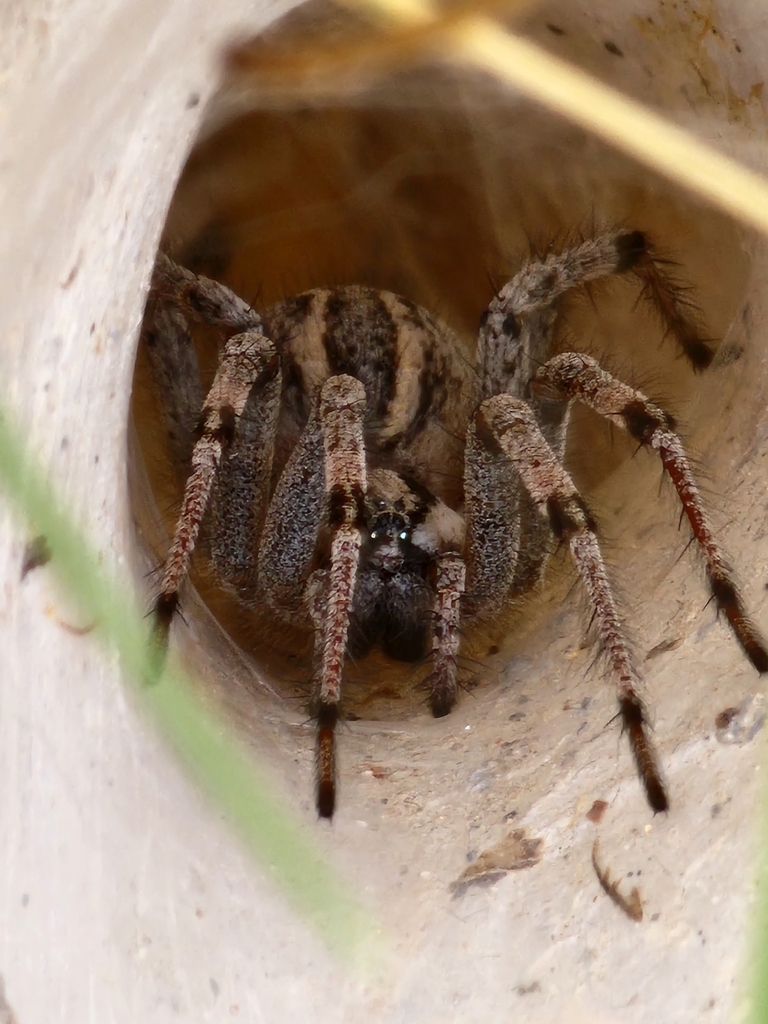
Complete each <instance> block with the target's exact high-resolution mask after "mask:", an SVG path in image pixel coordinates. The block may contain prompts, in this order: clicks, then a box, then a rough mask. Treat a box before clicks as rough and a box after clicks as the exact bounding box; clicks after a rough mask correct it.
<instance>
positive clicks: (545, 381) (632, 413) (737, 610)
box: [534, 352, 768, 672]
mask: <svg viewBox="0 0 768 1024" xmlns="http://www.w3.org/2000/svg"><path fill="white" fill-rule="evenodd" d="M534 386H535V388H536V389H537V390H541V391H544V392H547V393H549V394H554V395H556V396H559V397H561V398H562V399H565V400H567V401H571V400H573V399H578V400H579V401H580V402H583V403H584V404H585V405H588V406H590V408H592V409H594V410H595V412H597V413H599V414H600V415H601V416H605V417H606V418H607V419H609V420H611V421H612V422H613V423H616V424H617V425H618V426H620V427H621V428H622V429H623V430H626V431H627V432H628V433H629V434H630V435H631V436H632V437H633V438H635V440H637V441H638V442H639V443H640V444H642V445H644V446H645V447H647V448H652V449H653V450H654V451H656V452H658V454H659V458H660V459H661V462H662V465H663V466H664V470H665V471H666V473H667V475H668V476H669V478H670V479H671V481H672V483H673V484H674V487H675V490H676V491H677V494H678V496H679V498H680V502H681V504H682V507H683V511H684V512H685V515H686V516H687V518H688V522H689V523H690V524H691V529H692V530H693V536H694V537H695V538H696V541H697V543H698V545H699V547H700V548H701V550H702V552H703V554H704V558H705V561H706V567H707V578H708V580H709V585H710V588H711V591H712V595H713V597H714V599H715V602H716V603H717V607H718V608H719V609H720V611H721V612H722V613H723V614H724V615H725V617H726V619H727V620H728V623H729V625H730V627H731V629H732V630H733V633H734V636H735V637H736V640H737V641H738V643H739V644H740V646H741V648H742V650H743V651H744V653H745V654H746V656H747V657H748V658H749V660H750V661H751V662H752V664H753V665H754V667H755V668H756V669H757V671H758V672H768V646H767V645H766V642H765V640H764V638H763V637H762V636H761V634H760V631H759V630H758V628H757V626H756V625H755V623H754V622H753V621H752V619H751V618H750V617H749V615H748V614H747V611H746V609H745V607H744V603H743V601H742V599H741V596H740V594H739V592H738V589H737V587H736V584H735V582H734V579H733V573H732V570H731V568H730V564H729V561H728V558H727V557H726V555H725V553H724V552H723V550H722V548H721V547H720V545H719V544H718V542H717V540H716V539H715V535H714V533H713V530H712V526H711V524H710V522H709V519H708V517H707V514H706V512H705V510H704V506H703V505H702V502H701V497H700V495H699V489H698V487H697V485H696V480H695V477H694V475H693V473H692V471H691V467H690V464H689V462H688V457H687V455H686V453H685V448H684V447H683V443H682V441H681V440H680V438H679V436H678V435H677V434H676V433H675V430H674V423H673V421H672V418H671V417H670V416H668V415H667V414H666V413H665V412H664V411H663V410H662V409H660V408H659V407H658V406H657V405H654V404H653V402H651V401H649V399H648V398H646V396H645V395H644V394H643V393H642V392H641V391H637V390H635V388H631V387H629V385H627V384H624V383H622V382H621V381H619V380H617V379H616V378H615V377H613V376H612V375H611V374H610V373H608V372H607V371H606V370H603V369H601V367H600V365H599V364H598V363H597V361H596V360H595V359H593V358H591V356H586V355H577V354H575V353H572V352H571V353H565V354H563V355H559V356H555V357H554V358H553V359H552V360H550V362H549V363H547V364H546V365H545V366H543V367H542V368H541V369H540V370H539V372H538V374H537V375H536V378H535V384H534Z"/></svg>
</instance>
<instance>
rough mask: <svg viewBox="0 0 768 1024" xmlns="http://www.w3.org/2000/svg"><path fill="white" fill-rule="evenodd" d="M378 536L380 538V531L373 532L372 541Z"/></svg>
mask: <svg viewBox="0 0 768 1024" xmlns="http://www.w3.org/2000/svg"><path fill="white" fill-rule="evenodd" d="M378 536H379V531H378V530H371V540H376V538H377V537H378Z"/></svg>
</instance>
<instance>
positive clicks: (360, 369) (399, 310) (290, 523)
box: [144, 231, 768, 817]
mask: <svg viewBox="0 0 768 1024" xmlns="http://www.w3.org/2000/svg"><path fill="white" fill-rule="evenodd" d="M613 274H632V275H633V276H634V277H635V278H637V279H639V281H640V282H641V283H642V286H643V293H644V295H645V296H646V297H647V298H648V299H649V300H650V301H651V302H652V303H653V304H654V305H655V307H656V309H657V310H658V312H659V314H660V316H661V318H662V321H663V324H664V326H665V329H666V331H667V333H668V334H669V335H671V336H672V337H673V338H674V340H675V342H676V343H677V345H678V346H679V348H680V350H681V352H682V353H683V355H684V356H685V357H686V358H687V359H688V360H689V362H690V363H691V365H692V367H693V369H694V370H701V369H704V368H706V366H707V365H708V364H709V362H710V361H711V359H712V355H713V352H712V348H711V346H710V345H709V344H708V343H707V342H706V341H705V340H704V339H703V338H702V336H701V333H700V331H699V329H698V327H697V324H696V317H695V316H694V315H693V310H692V309H691V307H690V305H689V304H688V302H687V301H686V300H685V297H684V293H682V292H681V291H680V290H679V289H678V288H676V287H675V286H674V285H673V283H672V281H671V279H670V278H669V276H668V275H667V274H666V273H665V272H664V270H663V268H662V266H661V264H660V262H659V261H658V260H657V259H655V258H654V256H653V253H652V251H651V249H650V246H649V244H648V242H647V240H646V238H645V236H644V235H643V234H642V233H640V232H637V231H614V232H609V233H606V234H603V235H600V236H599V237H597V238H595V239H592V240H589V241H586V242H582V243H581V244H579V245H575V246H573V247H571V248H569V249H566V250H565V251H563V252H560V253H553V254H550V255H548V256H547V257H546V258H544V259H541V260H532V261H530V262H528V263H526V264H525V265H524V266H523V268H522V269H521V270H520V272H519V273H518V274H517V275H516V276H515V277H514V278H513V279H512V280H511V281H509V282H508V283H507V284H506V285H505V286H504V287H503V288H502V289H501V290H500V291H499V293H498V294H497V295H496V296H495V297H494V298H493V300H492V301H491V303H490V305H489V306H488V309H487V310H486V312H485V313H484V314H483V316H482V318H481V324H480V332H479V337H478V343H477V353H476V359H475V362H474V363H473V364H471V363H470V362H468V361H467V359H466V357H465V355H464V350H463V348H462V346H461V345H460V344H459V342H458V340H457V339H456V337H455V336H454V335H453V334H452V332H451V331H450V330H449V329H448V328H447V327H445V326H444V325H442V324H441V323H440V322H439V321H437V320H435V319H434V318H433V317H432V316H431V315H430V314H429V313H428V312H427V311H426V310H424V309H422V308H421V307H419V306H416V305H414V304H413V303H412V302H409V301H408V300H407V299H404V298H401V297H399V296H396V295H393V294H392V293H390V292H383V291H376V290H374V289H371V288H364V287H360V286H349V287H345V288H339V289H335V290H328V289H325V290H323V289H318V290H315V291H311V292H306V293H304V294H302V295H299V296H297V297H296V298H292V299H289V300H286V301H285V302H282V303H280V304H279V305H277V306H275V307H273V308H271V309H269V310H267V311H265V312H264V313H263V314H262V315H258V314H257V313H255V312H254V311H253V310H252V309H251V308H250V307H249V306H247V305H246V304H245V303H244V302H243V301H242V300H241V299H238V298H237V297H236V296H235V295H234V294H233V293H232V292H231V291H229V289H227V288H225V287H223V286H222V285H219V284H216V283H215V282H213V281H210V280H208V279H206V278H203V277H196V276H195V275H193V274H191V273H189V272H188V271H186V270H183V269H182V268H181V267H179V266H177V265H176V264H174V263H172V262H171V261H170V260H169V259H168V258H167V257H165V256H160V257H159V258H158V262H157V266H156V269H155V276H154V280H153V284H152V292H151V296H150V303H149V306H148V312H147V317H146V321H145V332H144V333H145V339H146V341H147V344H148V351H149V353H150V359H151V363H152V365H153V369H154V374H155V377H156V378H157V380H158V381H159V382H161V384H162V389H163V392H164V395H163V399H164V404H165V409H166V414H167V418H168V422H169V425H170V428H171V435H172V437H173V439H174V442H173V443H174V447H175V449H176V453H177V456H178V458H179V461H180V462H181V464H182V465H184V466H186V467H188V478H187V483H186V487H185V493H184V499H183V503H182V509H181V514H180V516H179V520H178V525H177V528H176V533H175V536H174V539H173V542H172V545H171V549H170V552H169V555H168V558H167V560H166V562H165V566H164V572H163V582H162V585H161V590H160V595H159V597H158V599H157V601H156V604H155V636H156V641H157V642H158V643H159V644H160V645H161V647H164V646H165V643H166V642H167V635H168V630H169V627H170V624H171V621H172V619H173V616H174V612H175V611H176V608H177V606H178V601H179V596H178V595H179V587H180V585H181V583H182V582H183V579H184V577H185V575H186V573H187V569H188V563H189V557H190V554H191V552H192V550H193V548H194V546H195V544H196V542H197V539H198V534H199V531H200V529H201V527H204V529H205V534H206V538H207V543H208V547H209V549H210V556H211V560H212V562H213V565H214V566H215V569H216V573H217V575H218V576H219V578H220V580H221V582H222V584H223V585H224V586H226V587H228V588H229V589H230V590H232V591H234V592H235V593H236V594H237V596H238V598H239V599H240V600H241V601H242V602H243V603H244V604H245V605H246V606H251V607H254V608H255V607H257V606H258V607H259V608H262V607H263V606H265V607H266V608H267V609H268V611H269V614H270V615H271V616H273V617H274V619H275V620H277V621H283V622H286V623H291V624H292V625H295V624H296V623H299V624H300V625H301V626H302V628H304V629H305V630H306V631H307V633H314V638H315V641H314V643H315V667H314V679H315V711H316V717H317V807H318V811H319V813H320V814H321V815H323V816H325V817H330V816H331V815H332V814H333V811H334V806H335V799H336V781H335V778H336V769H335V739H334V728H335V725H336V721H337V719H338V715H339V707H340V702H341V686H342V677H343V674H344V670H345V662H346V660H347V658H348V656H351V657H354V658H359V657H362V656H363V655H364V654H366V653H367V652H368V651H369V650H371V649H373V648H377V649H379V650H381V651H382V652H383V653H384V654H385V655H387V656H389V657H390V658H392V659H396V660H399V661H406V662H420V661H423V660H429V662H430V676H429V696H430V704H431V708H432V711H433V713H434V714H435V715H436V716H438V717H439V716H441V715H445V714H447V713H448V712H449V711H450V709H451V707H452V706H453V704H454V703H455V701H456V696H457V659H458V656H459V650H460V638H461V631H462V628H463V627H464V626H466V625H467V624H471V623H472V622H473V621H474V622H478V621H479V622H492V621H493V620H495V619H496V620H497V619H499V618H500V617H501V616H502V615H503V613H504V612H505V611H506V609H507V608H508V606H509V604H510V602H511V601H512V600H513V599H515V598H518V597H519V596H520V595H521V594H524V593H525V592H526V591H528V590H530V589H531V587H533V586H534V585H535V584H536V583H537V582H538V580H539V579H540V578H541V575H542V572H543V569H544V567H545V565H546V561H547V558H548V556H549V554H550V552H551V550H552V547H553V545H554V542H555V541H557V542H559V543H561V544H563V545H566V546H567V547H568V548H569V549H570V551H571V554H572V557H573V560H574V562H575V565H576V567H577V569H578V572H579V575H580V576H581V579H582V582H583V584H584V587H585V589H586V592H587V595H588V597H589V600H590V603H591V606H592V612H593V619H594V622H595V625H596V630H597V633H598V637H599V640H600V644H601V648H602V650H603V653H604V655H605V657H606V661H607V665H608V671H609V673H610V675H611V676H612V677H613V681H614V685H615V686H616V690H617V697H618V703H619V714H620V716H621V720H622V724H623V728H624V730H625V731H626V733H627V735H628V737H629V741H630V745H631V748H632V752H633V754H634V757H635V761H636V764H637V767H638V771H639V774H640V777H641V779H642V782H643V784H644V786H645V791H646V794H647V797H648V800H649V803H650V804H651V806H652V807H653V809H654V810H657V811H658V810H664V809H666V807H667V806H668V801H667V795H666V792H665V789H664V784H663V782H662V780H661V774H660V771H659V768H658V765H657V761H656V756H655V754H654V751H653V748H652V746H651V743H650V740H649V737H648V731H647V727H646V722H645V711H644V707H643V704H642V701H641V699H640V697H639V695H638V689H639V687H638V683H639V676H638V672H637V669H636V667H635V665H634V663H633V660H632V657H631V654H630V651H629V646H628V644H627V641H626V638H625V634H624V630H623V628H622V623H621V620H620V617H619V614H618V611H617V606H616V602H615V600H614V596H613V592H612V589H611V586H610V583H609V580H608V576H607V574H606V571H605V566H604V563H603V559H602V555H601V553H600V547H599V544H598V541H597V536H596V528H595V523H594V521H593V519H592V516H591V515H590V513H589V511H588V509H587V506H586V504H585V503H584V501H583V499H582V498H581V496H580V495H579V493H578V491H577V490H576V488H575V487H574V484H573V482H572V480H571V478H570V477H569V475H568V473H567V472H566V471H565V469H564V468H563V465H562V459H563V455H564V450H565V436H566V429H567V424H568V414H569V410H570V407H571V405H572V403H573V401H575V400H578V401H580V402H583V403H585V404H586V405H589V406H591V407H592V408H593V409H594V410H595V411H596V412H598V413H599V414H601V415H603V416H605V417H607V418H608V419H610V420H611V421H612V422H613V423H615V424H616V425H617V426H619V427H620V428H622V429H624V430H626V431H627V432H628V433H629V434H630V435H631V436H632V437H633V438H634V439H635V440H636V441H637V442H638V443H639V444H641V445H645V446H647V447H649V448H651V449H653V450H655V451H656V452H657V453H658V455H659V458H660V459H661V462H662V464H663V466H664V469H665V471H666V472H667V474H668V475H669V477H670V479H671V480H672V482H673V484H674V486H675V488H676V490H677V493H678V495H679V497H680V501H681V503H682V507H683V510H684V513H685V515H686V516H687V518H688V520H689V522H690V525H691V527H692V531H693V535H694V537H695V539H696V541H697V542H698V544H699V545H700V547H701V549H702V551H703V554H704V557H705V561H706V569H707V575H708V578H709V583H710V586H711V589H712V594H713V597H714V599H715V600H716V602H717V604H718V607H719V608H720V609H721V611H722V612H723V613H724V614H725V615H726V617H727V619H728V622H729V623H730V625H731V627H732V629H733V631H734V634H735V636H736V639H737V640H738V642H739V643H740V644H741V646H742V648H743V649H744V651H745V653H746V654H747V656H748V657H749V659H750V660H751V662H752V663H753V665H754V666H755V667H756V668H757V669H758V670H759V671H761V672H763V671H766V670H768V651H767V650H766V645H765V643H764V642H763V640H762V638H761V636H760V634H759V633H758V631H757V629H756V628H755V626H754V625H753V624H752V622H751V620H750V619H749V617H748V616H747V614H746V612H745V610H744V608H743V606H742V603H741V600H740V598H739V595H738V593H737V590H736V587H735V585H734V583H733V581H732V578H731V574H730V571H729V569H728V563H727V560H726V559H725V557H724V556H723V553H722V552H721V550H720V548H719V546H718V544H717V543H716V541H715V538H714V535H713V533H712V530H711V528H710V525H709V522H708V520H707V517H706V514H705V511H704V509H703V507H702V504H701V501H700V498H699V494H698V490H697V487H696V482H695V479H694V477H693V474H692V473H691V470H690V466H689V463H688V459H687V456H686V454H685V450H684V448H683V445H682V443H681V442H680V439H679V437H678V436H677V434H676V433H675V430H674V424H673V422H672V420H671V419H670V417H669V416H668V415H667V414H666V413H665V412H664V411H663V410H661V409H660V408H659V407H658V406H656V405H654V404H653V403H652V402H651V401H649V399H648V398H646V396H645V395H644V394H642V393H641V392H639V391H637V390H635V389H633V388H631V387H629V386H628V385H626V384H624V383H622V382H621V381H619V380H617V379H616V378H615V377H612V376H611V375H610V374H609V373H607V372H606V371H604V370H603V369H601V367H600V366H599V364H598V363H597V362H596V361H595V360H594V359H592V358H591V357H589V356H586V355H579V354H576V353H572V352H569V353H564V354H560V355H556V356H552V338H553V332H554V328H555V321H556V316H557V307H558V300H559V298H560V297H561V296H562V295H563V294H564V293H565V292H567V291H569V290H570V289H573V288H576V287H578V286H581V285H584V284H585V283H587V282H589V281H591V280H595V279H598V278H601V277H606V276H608V275H613ZM190 321H195V322H203V323H205V324H208V325H210V326H214V327H218V328H220V329H221V330H222V332H223V333H224V334H225V336H226V337H227V338H228V340H227V341H226V344H225V346H224V349H223V353H222V356H221V359H220V362H219V367H218V370H217V373H216V377H215V379H214V382H213V385H212V387H211V388H210V390H209V392H208V395H207V397H206V398H205V400H202V399H201V397H200V386H199V378H198V372H197V365H196V357H195V350H194V347H193V345H192V342H191V340H190V334H189V322H190ZM195 424H197V428H196V430H195V426H194V425H195ZM195 436H197V440H194V437H195Z"/></svg>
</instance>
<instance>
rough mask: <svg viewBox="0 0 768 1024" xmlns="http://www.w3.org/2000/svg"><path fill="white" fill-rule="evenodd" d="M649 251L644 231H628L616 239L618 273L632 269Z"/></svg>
mask: <svg viewBox="0 0 768 1024" xmlns="http://www.w3.org/2000/svg"><path fill="white" fill-rule="evenodd" d="M647 252H648V240H647V238H646V237H645V235H644V234H643V232H642V231H627V232H625V233H624V234H622V235H619V237H618V238H617V239H616V255H617V257H618V260H617V263H616V273H617V274H623V273H625V272H626V271H627V270H631V269H632V267H634V266H636V265H637V263H639V261H640V260H641V259H642V258H643V256H645V255H646V254H647Z"/></svg>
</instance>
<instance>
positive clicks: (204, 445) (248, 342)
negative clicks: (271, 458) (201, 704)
mask: <svg viewBox="0 0 768 1024" xmlns="http://www.w3.org/2000/svg"><path fill="white" fill-rule="evenodd" d="M279 388H280V363H279V357H278V354H277V351H276V350H275V347H274V346H273V345H272V343H271V342H270V341H269V340H268V339H267V338H265V337H264V335H263V334H261V333H260V332H259V331H258V330H250V331H248V332H246V333H244V334H237V335H235V336H234V337H232V338H230V339H229V341H228V342H227V344H226V346H225V348H224V352H223V355H222V358H221V362H220V363H219V368H218V370H217V372H216V376H215V378H214V381H213V384H212V385H211V389H210V391H209V392H208V395H207V397H206V399H205V402H204V404H203V409H202V414H201V423H202V434H201V436H200V438H199V440H198V441H197V443H196V444H195V447H194V450H193V453H192V471H191V473H190V475H189V478H188V480H187V484H186V487H185V489H184V497H183V499H182V505H181V512H180V514H179V519H178V522H177V526H176V532H175V534H174V537H173V541H172V543H171V547H170V551H169V553H168V557H167V559H166V561H165V566H164V569H163V580H162V584H161V586H160V593H159V595H158V597H157V599H156V601H155V606H154V612H153V617H154V630H153V632H154V641H155V644H156V647H157V649H158V651H160V652H161V653H164V651H165V648H166V646H167V640H168V632H169V629H170V625H171V621H172V619H173V616H174V613H175V612H176V610H177V608H178V604H179V587H180V586H181V583H182V581H183V580H184V578H185V576H186V574H187V569H188V566H189V559H190V556H191V554H192V551H193V550H194V548H195V544H196V542H197V538H198V535H199V532H200V525H201V523H202V520H203V516H204V515H205V512H206V509H207V507H208V504H209V499H210V496H211V491H212V489H213V487H214V484H215V481H216V477H217V473H218V470H219V467H220V465H221V462H222V458H223V456H224V454H225V453H226V452H227V451H229V450H230V449H231V448H232V446H233V444H234V441H235V438H236V431H237V425H238V421H239V418H240V416H241V414H242V412H243V410H244V408H245V405H246V403H247V401H248V399H249V396H250V395H251V393H252V392H258V393H262V392H264V391H265V390H266V391H267V392H268V393H269V392H276V393H277V394H278V395H279ZM267 462H268V460H265V462H264V465H266V464H267Z"/></svg>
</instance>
